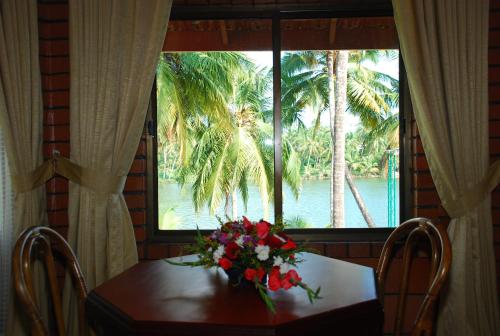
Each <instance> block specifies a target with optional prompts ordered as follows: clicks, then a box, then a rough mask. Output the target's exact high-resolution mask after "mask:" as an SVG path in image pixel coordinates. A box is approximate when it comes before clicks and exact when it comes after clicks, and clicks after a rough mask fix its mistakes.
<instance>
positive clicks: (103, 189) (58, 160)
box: [12, 153, 127, 194]
mask: <svg viewBox="0 0 500 336" xmlns="http://www.w3.org/2000/svg"><path fill="white" fill-rule="evenodd" d="M55 174H59V175H61V176H64V177H66V178H67V179H68V180H70V181H72V182H74V183H77V184H79V185H81V186H83V187H86V188H89V189H91V190H93V191H95V192H99V193H104V194H116V193H121V192H122V191H123V187H124V186H125V180H126V179H127V176H117V175H111V174H108V173H105V172H103V171H100V170H96V169H91V168H85V167H82V166H80V165H78V164H76V163H74V162H71V161H70V160H69V159H67V158H65V157H62V156H59V153H54V154H53V156H52V157H51V158H50V159H48V160H46V161H45V162H44V163H42V164H41V165H40V166H38V167H37V168H36V169H35V170H33V171H32V172H30V173H26V174H12V185H13V186H14V190H15V191H16V192H17V193H23V192H27V191H30V190H33V189H35V188H38V187H39V186H41V185H42V184H44V183H45V182H47V181H48V180H50V179H51V178H52V177H53V176H54V175H55Z"/></svg>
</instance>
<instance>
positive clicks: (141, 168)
mask: <svg viewBox="0 0 500 336" xmlns="http://www.w3.org/2000/svg"><path fill="white" fill-rule="evenodd" d="M130 173H135V174H137V173H146V160H144V159H135V160H134V162H133V163H132V167H130Z"/></svg>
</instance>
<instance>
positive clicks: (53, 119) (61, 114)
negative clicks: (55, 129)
mask: <svg viewBox="0 0 500 336" xmlns="http://www.w3.org/2000/svg"><path fill="white" fill-rule="evenodd" d="M43 114H44V119H45V120H44V123H45V125H66V124H69V110H67V109H56V110H50V109H49V110H45V111H44V113H43Z"/></svg>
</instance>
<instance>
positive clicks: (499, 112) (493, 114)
mask: <svg viewBox="0 0 500 336" xmlns="http://www.w3.org/2000/svg"><path fill="white" fill-rule="evenodd" d="M499 69H500V68H499ZM490 119H500V104H490Z"/></svg>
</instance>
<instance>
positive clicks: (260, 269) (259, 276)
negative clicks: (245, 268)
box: [257, 267, 266, 281]
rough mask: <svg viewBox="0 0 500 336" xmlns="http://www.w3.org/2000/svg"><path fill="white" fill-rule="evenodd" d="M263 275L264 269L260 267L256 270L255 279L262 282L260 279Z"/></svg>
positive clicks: (264, 273)
mask: <svg viewBox="0 0 500 336" xmlns="http://www.w3.org/2000/svg"><path fill="white" fill-rule="evenodd" d="M264 275H266V271H264V269H263V268H262V267H259V268H258V269H257V278H258V279H259V281H262V278H263V277H264Z"/></svg>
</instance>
